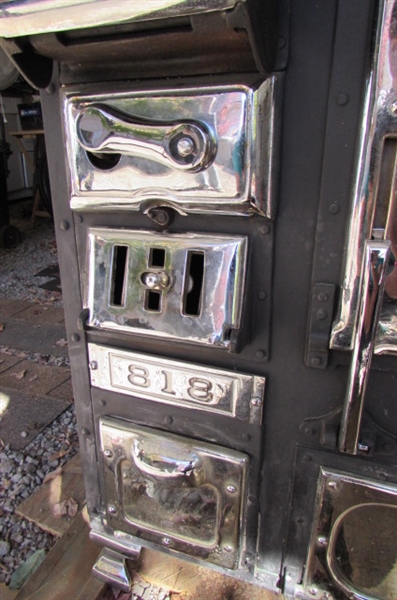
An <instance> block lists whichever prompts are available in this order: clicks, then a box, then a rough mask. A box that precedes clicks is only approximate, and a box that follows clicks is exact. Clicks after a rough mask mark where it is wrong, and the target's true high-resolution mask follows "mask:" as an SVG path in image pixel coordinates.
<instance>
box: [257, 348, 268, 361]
mask: <svg viewBox="0 0 397 600" xmlns="http://www.w3.org/2000/svg"><path fill="white" fill-rule="evenodd" d="M255 357H256V358H257V359H258V360H264V359H265V358H266V352H265V351H264V350H257V351H256V352H255Z"/></svg>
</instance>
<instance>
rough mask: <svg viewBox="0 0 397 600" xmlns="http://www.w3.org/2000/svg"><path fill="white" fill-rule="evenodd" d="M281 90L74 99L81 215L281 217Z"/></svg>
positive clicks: (72, 159) (67, 104) (69, 111)
mask: <svg viewBox="0 0 397 600" xmlns="http://www.w3.org/2000/svg"><path fill="white" fill-rule="evenodd" d="M278 86H279V84H278V80H277V78H276V77H271V78H269V79H267V80H266V81H265V82H263V83H262V84H261V85H259V87H256V86H254V87H249V86H245V85H233V86H232V85H228V86H217V87H214V88H205V87H198V88H185V89H183V88H181V89H179V90H173V89H164V90H154V91H153V90H152V91H146V92H144V91H139V92H133V91H131V90H127V91H124V92H121V91H117V90H112V93H111V94H110V93H109V92H108V93H106V92H103V91H98V93H93V91H92V89H93V88H92V86H91V87H90V93H89V95H80V93H81V92H79V94H77V93H76V94H74V93H73V92H72V91H67V92H66V94H65V99H64V115H65V126H66V141H67V155H68V161H69V172H70V178H71V179H70V185H71V206H72V208H73V209H76V210H97V209H98V208H99V207H100V208H101V210H112V211H114V210H115V209H128V210H131V209H135V210H138V209H139V208H140V207H141V208H142V209H143V210H147V209H148V207H149V208H150V206H158V205H169V206H173V207H175V208H176V209H177V210H181V209H182V210H183V211H192V212H206V213H208V212H217V213H222V214H235V213H241V214H252V213H254V212H257V213H260V214H263V215H265V216H267V217H269V218H270V217H272V216H273V213H274V191H275V185H276V181H277V172H276V167H275V159H276V153H277V152H276V151H277V129H278V127H277V120H276V93H277V89H278ZM98 89H100V88H98ZM120 115H122V118H120ZM94 121H95V123H94ZM87 122H88V126H87ZM98 123H100V127H99V133H98ZM133 123H135V125H134V124H133ZM138 123H141V124H144V125H145V126H142V125H141V126H140V130H139V136H138V137H137V136H136V132H137V131H138ZM83 126H84V127H86V128H87V131H88V135H87V134H86V133H84V131H83ZM90 129H91V130H92V131H91V132H90V131H89V130H90ZM93 130H95V132H94V133H93ZM134 135H135V141H134V139H133V138H134ZM167 136H168V138H169V139H168V138H167ZM143 138H144V139H143ZM98 151H99V152H98ZM117 153H119V154H117Z"/></svg>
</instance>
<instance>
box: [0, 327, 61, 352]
mask: <svg viewBox="0 0 397 600" xmlns="http://www.w3.org/2000/svg"><path fill="white" fill-rule="evenodd" d="M65 337H66V332H65V326H64V325H62V324H61V323H54V324H47V325H36V323H35V319H34V318H32V319H30V320H28V321H25V320H22V319H14V320H10V321H7V323H6V326H5V328H4V331H2V332H0V344H1V345H3V346H9V347H11V348H20V349H21V350H28V351H30V352H40V353H41V354H54V355H56V356H67V355H68V349H67V347H66V346H63V347H62V346H57V342H58V341H59V340H61V339H64V338H65Z"/></svg>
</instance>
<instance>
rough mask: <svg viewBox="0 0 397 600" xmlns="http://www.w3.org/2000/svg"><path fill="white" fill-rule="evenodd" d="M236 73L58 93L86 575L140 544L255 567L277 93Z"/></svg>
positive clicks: (241, 568)
mask: <svg viewBox="0 0 397 600" xmlns="http://www.w3.org/2000/svg"><path fill="white" fill-rule="evenodd" d="M245 79H246V82H244V83H239V84H238V85H237V84H230V83H229V84H228V85H216V86H214V87H212V88H211V87H209V86H208V84H206V85H204V84H200V85H198V84H197V85H196V86H195V87H192V86H191V85H186V86H182V88H181V89H178V90H175V89H173V88H168V89H167V88H161V89H157V88H156V87H154V88H153V89H150V86H149V85H147V86H146V89H144V90H139V89H136V88H135V87H134V86H130V87H129V88H128V87H127V86H126V85H125V84H123V86H120V85H119V86H118V88H119V89H118V91H117V92H113V91H112V88H111V86H110V85H109V84H102V85H96V86H94V89H92V86H84V85H82V86H80V89H79V90H76V87H75V86H65V87H64V88H63V89H61V90H60V102H61V107H62V116H63V119H62V128H63V136H64V139H65V140H66V146H67V165H68V171H67V178H68V189H69V190H70V195H69V198H68V208H69V210H70V211H71V214H72V215H73V218H74V220H75V223H76V225H77V224H78V226H76V227H75V236H76V242H77V260H78V265H79V275H80V277H79V286H80V290H79V291H80V295H81V298H82V310H81V315H80V321H79V323H80V328H81V331H82V335H84V337H85V342H86V344H85V349H86V352H87V359H86V360H87V363H86V364H87V365H88V374H89V382H88V386H89V390H90V397H91V401H90V410H91V411H92V421H91V423H92V427H93V428H94V429H95V435H94V437H91V433H90V434H88V435H87V436H86V438H85V440H88V439H90V438H91V439H92V441H93V447H92V448H91V449H90V450H89V451H88V452H87V454H89V452H90V451H91V453H92V454H91V456H89V455H88V462H89V464H90V467H89V468H90V471H92V462H91V461H92V460H93V456H94V454H95V461H96V463H97V464H98V469H99V470H98V472H97V481H96V482H89V483H88V488H87V489H88V494H89V495H91V497H92V498H95V508H94V510H93V511H91V516H92V537H93V538H94V539H95V540H97V541H99V542H100V543H101V544H102V545H104V546H105V551H104V552H105V553H104V555H102V556H101V559H100V561H99V563H98V564H97V566H96V572H97V573H98V574H99V576H102V577H104V578H106V579H107V580H109V579H112V578H113V580H117V583H118V584H119V585H121V586H122V587H125V588H127V587H128V576H127V572H126V571H125V570H124V569H123V568H122V567H120V565H121V564H122V562H120V561H122V560H123V556H126V557H130V558H131V556H132V557H135V555H136V553H137V552H138V548H140V547H142V546H143V547H145V546H146V547H161V548H162V549H163V551H165V552H171V553H179V554H180V555H183V556H185V557H188V558H189V559H191V560H196V561H201V562H203V563H205V564H208V565H213V566H217V567H218V568H222V569H226V570H230V571H232V572H234V573H236V574H239V576H240V577H245V578H250V577H251V572H252V568H253V565H254V560H255V559H254V557H255V547H256V543H257V539H256V538H257V536H256V533H255V532H256V530H257V527H258V491H257V490H258V481H259V473H260V468H261V466H260V455H261V451H262V433H261V432H262V416H263V407H264V398H265V382H266V378H265V374H264V365H265V360H266V356H267V352H268V343H269V330H268V327H267V319H268V316H269V306H270V303H269V302H267V309H265V318H264V315H263V312H262V310H261V309H263V304H264V300H265V299H266V297H267V294H266V293H265V292H263V291H262V292H261V290H263V289H265V288H266V289H269V283H270V281H271V273H272V257H271V248H272V240H271V235H270V223H271V221H270V219H269V217H270V215H271V214H272V212H273V211H274V207H275V200H274V197H273V193H272V190H274V185H275V184H274V181H273V178H274V175H273V174H271V169H270V165H271V164H272V162H273V161H274V160H275V156H276V149H277V143H276V140H277V136H278V132H277V130H276V114H277V109H278V106H277V103H276V94H277V91H278V90H280V85H281V81H280V77H278V76H271V77H268V78H266V79H265V80H264V81H261V80H260V79H258V78H253V77H252V76H250V77H246V78H245ZM153 86H154V84H153ZM120 88H122V89H121V90H120ZM265 173H269V177H268V178H266V177H265ZM254 281H255V285H257V286H259V289H258V293H256V294H255V298H252V297H251V290H250V287H249V286H250V285H252V284H253V283H254ZM266 314H267V317H266ZM255 320H257V322H255ZM87 409H88V405H87ZM87 430H88V428H87ZM90 432H91V428H90ZM109 549H110V552H111V553H113V554H109ZM115 552H119V558H117V554H115ZM115 564H118V565H119V568H118V569H116V571H117V570H118V571H119V574H118V576H117V577H118V579H117V578H116V577H115V575H114V568H115ZM120 572H121V573H122V574H120ZM112 573H113V575H112Z"/></svg>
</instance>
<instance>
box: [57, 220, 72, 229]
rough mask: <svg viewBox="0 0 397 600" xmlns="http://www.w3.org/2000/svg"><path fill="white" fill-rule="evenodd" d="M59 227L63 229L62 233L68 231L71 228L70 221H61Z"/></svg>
mask: <svg viewBox="0 0 397 600" xmlns="http://www.w3.org/2000/svg"><path fill="white" fill-rule="evenodd" d="M59 227H60V228H61V229H62V231H67V230H68V229H69V227H70V224H69V221H61V223H60V225H59Z"/></svg>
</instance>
